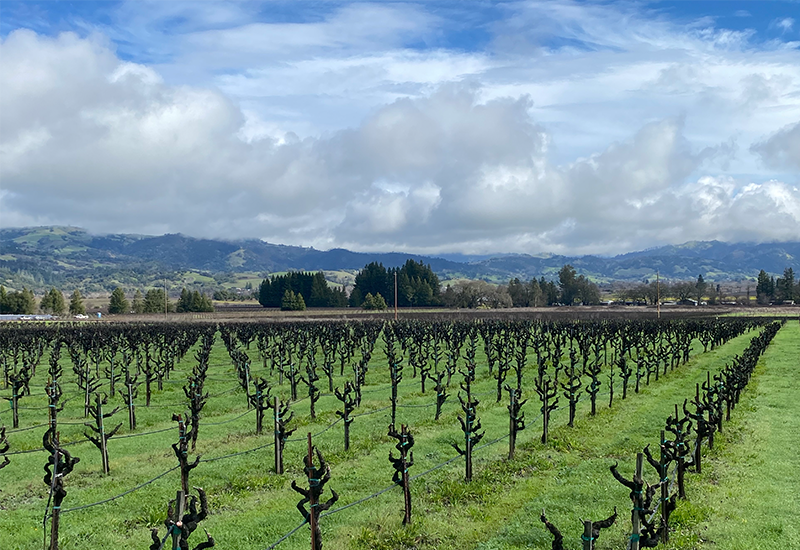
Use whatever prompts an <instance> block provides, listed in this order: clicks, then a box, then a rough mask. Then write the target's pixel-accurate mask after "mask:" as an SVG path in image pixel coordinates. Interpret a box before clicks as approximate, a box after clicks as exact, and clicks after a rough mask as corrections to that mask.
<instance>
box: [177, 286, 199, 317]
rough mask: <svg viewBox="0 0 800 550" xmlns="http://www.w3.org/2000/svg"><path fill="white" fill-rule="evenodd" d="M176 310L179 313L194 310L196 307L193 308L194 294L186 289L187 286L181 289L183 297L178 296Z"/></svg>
mask: <svg viewBox="0 0 800 550" xmlns="http://www.w3.org/2000/svg"><path fill="white" fill-rule="evenodd" d="M175 311H177V312H178V313H183V312H186V311H194V309H192V294H191V293H190V292H189V291H188V290H186V287H183V288H182V289H181V297H180V298H178V303H177V304H176V305H175Z"/></svg>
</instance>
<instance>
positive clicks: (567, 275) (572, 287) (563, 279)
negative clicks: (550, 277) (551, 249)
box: [558, 264, 578, 306]
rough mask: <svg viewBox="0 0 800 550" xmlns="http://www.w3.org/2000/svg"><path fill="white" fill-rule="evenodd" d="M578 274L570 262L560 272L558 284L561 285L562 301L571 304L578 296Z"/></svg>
mask: <svg viewBox="0 0 800 550" xmlns="http://www.w3.org/2000/svg"><path fill="white" fill-rule="evenodd" d="M577 279H578V274H577V272H576V271H575V268H574V267H572V266H571V265H569V264H565V265H564V267H562V268H561V270H560V271H559V272H558V286H560V287H561V303H562V304H564V305H567V306H571V305H572V303H573V302H574V301H575V299H576V298H577V297H578V280H577Z"/></svg>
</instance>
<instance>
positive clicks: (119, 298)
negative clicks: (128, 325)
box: [108, 287, 130, 315]
mask: <svg viewBox="0 0 800 550" xmlns="http://www.w3.org/2000/svg"><path fill="white" fill-rule="evenodd" d="M129 309H130V304H129V303H128V300H126V299H125V293H124V292H123V291H122V289H121V288H120V287H117V288H115V289H114V291H113V292H112V293H111V298H110V300H109V303H108V312H109V313H111V314H114V315H118V314H122V313H128V311H129Z"/></svg>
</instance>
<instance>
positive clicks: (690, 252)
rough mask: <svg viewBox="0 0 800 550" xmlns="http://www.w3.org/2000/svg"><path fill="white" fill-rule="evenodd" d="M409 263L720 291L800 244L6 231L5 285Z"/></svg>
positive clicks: (487, 275) (474, 272)
mask: <svg viewBox="0 0 800 550" xmlns="http://www.w3.org/2000/svg"><path fill="white" fill-rule="evenodd" d="M408 258H412V259H414V260H418V261H420V260H421V261H423V262H425V263H426V264H430V265H431V267H432V268H433V270H434V271H435V272H436V273H437V274H438V275H439V276H440V277H442V278H444V279H453V278H470V279H485V280H489V281H493V282H505V281H508V280H509V279H510V278H513V277H519V278H520V279H525V280H528V279H530V278H531V277H537V278H538V277H541V276H545V277H547V278H554V277H555V276H556V274H557V272H558V270H559V269H560V268H561V267H562V266H563V265H564V264H566V263H569V264H571V265H573V266H574V267H575V268H576V269H577V270H578V272H579V273H583V274H585V275H587V276H589V277H591V278H593V279H595V280H597V281H612V280H623V281H624V280H631V281H633V280H641V279H644V278H652V277H654V276H655V273H656V270H658V271H659V272H660V274H661V276H662V277H664V278H665V279H689V278H696V277H697V275H699V274H702V275H703V277H704V278H706V279H707V280H710V281H724V280H741V279H744V278H752V277H754V276H755V275H757V273H758V271H759V270H760V269H765V270H767V271H768V272H771V273H774V274H780V273H782V272H783V270H784V268H786V267H792V268H793V269H795V270H796V271H800V242H790V243H762V244H752V243H723V242H719V241H708V242H689V243H685V244H682V245H674V246H663V247H659V248H653V249H649V250H643V251H638V252H630V253H627V254H622V255H619V256H615V257H612V258H607V257H599V256H580V257H570V256H559V255H537V256H532V255H527V254H506V255H496V256H463V255H459V254H452V255H448V256H447V257H446V258H439V257H429V256H421V255H415V254H405V253H363V252H352V251H349V250H345V249H332V250H316V249H314V248H305V247H299V246H286V245H278V244H271V243H267V242H264V241H260V240H255V239H252V240H237V241H226V240H212V239H196V238H193V237H187V236H185V235H180V234H174V235H161V236H147V235H92V234H90V233H87V232H86V231H85V230H83V229H80V228H77V227H57V226H54V227H26V228H14V229H0V281H2V282H4V284H6V285H7V286H10V287H12V288H18V287H19V286H21V285H23V284H25V285H28V286H31V287H33V288H34V289H38V288H44V287H48V286H51V285H52V286H65V285H67V286H70V287H72V286H75V287H80V288H87V289H89V290H101V289H109V288H113V286H116V285H122V286H143V285H146V284H149V282H150V281H155V280H158V279H159V278H163V277H165V276H167V277H169V278H170V279H171V280H174V279H175V278H176V274H180V273H183V272H195V273H198V274H201V275H202V276H203V277H205V278H206V279H208V280H209V281H213V280H223V279H224V278H225V277H229V274H233V273H251V274H255V275H254V277H263V276H264V275H265V274H267V273H275V272H285V271H290V270H310V271H317V270H326V271H354V270H358V269H360V268H362V267H363V266H364V265H366V264H367V263H369V262H373V261H376V262H381V263H383V265H384V266H387V267H393V266H400V265H402V264H403V263H404V262H405V261H406V260H407V259H408ZM457 260H460V261H457ZM209 278H212V279H209ZM209 284H211V283H209Z"/></svg>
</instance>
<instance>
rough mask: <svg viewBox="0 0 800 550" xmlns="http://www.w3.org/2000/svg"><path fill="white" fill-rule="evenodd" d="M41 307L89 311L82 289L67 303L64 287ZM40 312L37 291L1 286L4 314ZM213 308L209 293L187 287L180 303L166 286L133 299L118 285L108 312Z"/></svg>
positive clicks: (45, 298) (52, 292) (49, 294)
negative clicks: (174, 299)
mask: <svg viewBox="0 0 800 550" xmlns="http://www.w3.org/2000/svg"><path fill="white" fill-rule="evenodd" d="M38 310H39V311H41V312H42V313H49V314H52V315H64V314H66V313H67V312H69V314H70V315H84V314H86V305H85V304H84V302H83V296H82V295H81V293H80V291H79V290H75V291H74V292H73V293H72V295H71V296H70V299H69V303H67V301H66V300H65V299H64V295H63V294H62V293H61V291H60V290H58V289H56V288H51V289H50V290H49V291H47V292H45V294H44V296H42V299H41V300H40V301H39V303H38ZM36 311H37V302H36V296H34V294H33V291H31V290H29V289H27V288H23V289H22V290H19V291H12V292H8V291H6V288H5V287H4V286H0V313H10V314H18V315H32V314H34V313H36ZM212 311H214V305H213V304H212V303H211V299H210V298H209V297H208V296H206V295H205V294H202V293H200V292H199V291H197V290H194V291H189V290H187V289H186V288H184V289H183V290H181V295H180V298H178V300H177V302H175V303H172V302H171V301H170V300H169V298H168V297H167V295H166V293H165V292H164V289H163V288H154V289H150V290H148V291H147V292H146V293H145V294H144V295H142V293H141V291H140V290H136V292H135V293H134V295H133V300H132V301H130V302H129V301H128V299H127V298H126V296H125V292H124V291H123V290H122V289H121V288H120V287H117V288H115V289H114V290H113V291H112V292H111V296H110V297H109V303H108V312H109V313H111V314H115V315H121V314H126V313H164V312H178V313H183V312H212Z"/></svg>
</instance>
